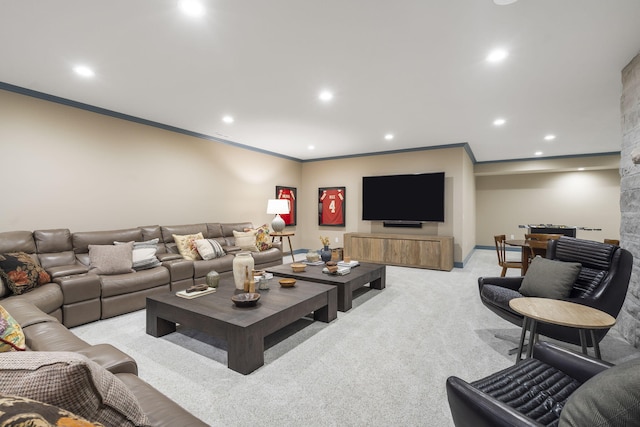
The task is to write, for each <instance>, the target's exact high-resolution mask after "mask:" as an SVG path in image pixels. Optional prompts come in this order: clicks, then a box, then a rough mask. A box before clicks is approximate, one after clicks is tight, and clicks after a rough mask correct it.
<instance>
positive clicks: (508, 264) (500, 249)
mask: <svg viewBox="0 0 640 427" xmlns="http://www.w3.org/2000/svg"><path fill="white" fill-rule="evenodd" d="M493 240H494V241H495V244H496V252H497V253H498V265H499V266H500V267H502V273H501V274H500V277H504V276H505V275H506V274H507V269H508V268H517V269H518V270H521V269H522V261H511V260H507V259H506V252H507V251H506V244H505V240H507V237H506V236H505V235H504V234H499V235H497V236H493ZM522 250H524V248H522Z"/></svg>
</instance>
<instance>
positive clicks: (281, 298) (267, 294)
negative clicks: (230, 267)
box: [147, 278, 333, 327]
mask: <svg viewBox="0 0 640 427" xmlns="http://www.w3.org/2000/svg"><path fill="white" fill-rule="evenodd" d="M331 290H333V287H332V286H329V285H323V284H320V283H312V282H305V281H302V280H298V281H297V282H296V284H295V286H294V287H291V288H283V287H281V286H280V284H279V283H278V278H273V279H271V280H270V281H269V289H265V290H258V289H256V292H258V293H260V300H258V303H257V304H256V305H255V306H254V307H236V305H235V304H234V303H233V301H231V296H232V295H234V294H241V293H244V292H242V291H239V290H237V289H236V288H235V285H234V283H233V280H232V279H223V280H221V281H220V284H219V286H218V288H217V290H216V292H214V293H211V294H208V295H203V296H200V297H197V298H193V299H186V298H180V297H178V296H176V295H175V293H173V292H171V293H165V294H158V295H153V296H149V297H147V299H148V300H154V301H157V302H159V303H162V304H167V305H170V306H174V307H178V308H181V309H183V310H188V311H190V312H192V313H194V314H198V315H202V316H206V317H209V318H214V319H218V320H220V321H223V322H225V323H228V324H231V325H236V326H241V327H247V326H250V325H252V324H255V323H259V322H260V321H262V320H264V319H265V318H267V317H269V316H272V315H274V314H277V313H280V312H282V311H283V310H286V309H287V308H289V307H292V306H294V305H296V304H300V303H304V302H305V301H307V300H309V299H311V298H314V297H316V296H318V295H321V294H325V293H327V292H329V291H331Z"/></svg>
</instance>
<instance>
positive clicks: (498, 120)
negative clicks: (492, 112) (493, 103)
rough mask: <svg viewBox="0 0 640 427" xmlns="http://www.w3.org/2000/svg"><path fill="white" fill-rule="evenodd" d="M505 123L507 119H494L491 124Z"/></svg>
mask: <svg viewBox="0 0 640 427" xmlns="http://www.w3.org/2000/svg"><path fill="white" fill-rule="evenodd" d="M505 123H507V121H506V120H505V119H495V120H494V121H493V125H494V126H502V125H503V124H505Z"/></svg>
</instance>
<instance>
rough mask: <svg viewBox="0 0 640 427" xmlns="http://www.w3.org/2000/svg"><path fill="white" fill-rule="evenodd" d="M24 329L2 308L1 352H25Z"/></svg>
mask: <svg viewBox="0 0 640 427" xmlns="http://www.w3.org/2000/svg"><path fill="white" fill-rule="evenodd" d="M24 343H25V338H24V333H23V332H22V328H21V327H20V325H19V324H18V322H16V320H15V319H14V318H13V316H11V315H10V314H9V312H8V311H7V310H5V309H4V307H2V306H0V352H3V353H4V352H6V351H24V350H25V349H26V348H25V344H24Z"/></svg>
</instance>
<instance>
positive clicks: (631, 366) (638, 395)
mask: <svg viewBox="0 0 640 427" xmlns="http://www.w3.org/2000/svg"><path fill="white" fill-rule="evenodd" d="M638 384H640V359H638V358H636V359H632V360H630V361H627V362H624V363H621V364H619V365H616V366H613V367H611V368H609V369H607V370H606V371H603V372H601V373H599V374H598V375H595V376H593V377H591V378H590V379H589V380H588V381H587V382H585V383H584V384H583V385H582V386H580V388H578V389H577V390H576V391H575V392H574V393H573V394H572V395H571V397H569V400H567V403H566V404H565V405H564V409H563V410H562V413H561V414H560V422H559V424H558V425H559V426H560V427H563V426H575V427H581V426H631V425H636V426H637V425H638V423H639V420H640V387H638Z"/></svg>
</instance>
